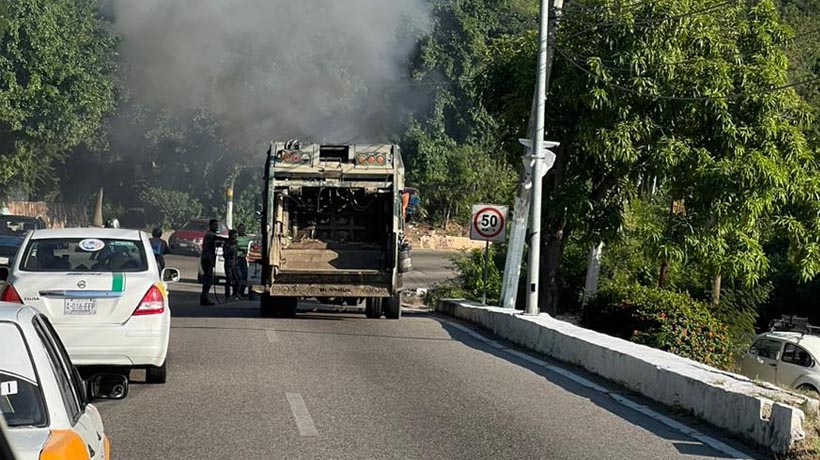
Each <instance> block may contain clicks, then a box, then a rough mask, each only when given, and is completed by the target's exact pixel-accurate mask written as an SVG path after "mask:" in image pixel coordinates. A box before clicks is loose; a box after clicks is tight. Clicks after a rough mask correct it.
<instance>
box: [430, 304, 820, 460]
mask: <svg viewBox="0 0 820 460" xmlns="http://www.w3.org/2000/svg"><path fill="white" fill-rule="evenodd" d="M436 310H437V311H438V312H440V313H443V314H446V315H449V316H453V317H455V318H459V319H462V320H466V321H469V322H471V323H475V324H478V325H480V326H483V327H484V328H486V329H488V330H491V331H492V332H493V333H495V334H496V335H498V336H499V337H502V338H504V339H506V340H509V341H511V342H513V343H515V344H517V345H520V346H522V347H524V348H526V349H529V350H532V351H535V352H538V353H542V354H544V355H547V356H551V357H553V358H556V359H558V360H561V361H564V362H567V363H572V364H575V365H578V366H580V367H583V368H585V369H587V370H588V371H590V372H593V373H595V374H597V375H600V376H602V377H604V378H607V379H609V380H612V381H615V382H617V383H619V384H621V385H624V386H626V387H627V388H629V389H631V390H634V391H636V392H638V393H640V394H642V395H644V396H646V397H648V398H650V399H652V400H654V401H657V402H659V403H662V404H664V405H667V406H670V407H676V408H680V409H683V410H685V411H687V412H690V413H692V414H693V415H695V416H697V417H699V418H701V419H703V420H705V421H707V422H709V423H711V424H712V425H715V426H717V427H719V428H722V429H724V430H726V431H728V432H730V433H732V434H734V435H737V436H740V437H741V438H744V439H746V440H748V441H751V442H754V443H755V444H757V445H759V446H763V447H765V448H767V449H770V450H771V451H773V452H775V453H778V454H782V453H786V452H788V451H789V450H791V449H792V448H793V447H794V446H795V444H797V443H798V442H800V441H802V440H803V439H805V437H806V434H805V431H804V429H803V423H804V421H805V413H804V411H803V409H806V410H810V411H813V412H814V413H816V412H817V411H818V404H820V403H818V401H817V400H814V399H810V398H805V397H802V396H799V395H795V394H792V393H789V392H786V391H779V390H775V389H771V388H763V387H760V386H758V385H755V384H754V383H753V382H752V381H751V380H749V379H748V378H746V377H743V376H740V375H736V374H732V373H729V372H724V371H721V370H718V369H715V368H712V367H709V366H706V365H704V364H701V363H698V362H696V361H692V360H690V359H686V358H681V357H680V356H677V355H674V354H672V353H667V352H664V351H661V350H657V349H654V348H650V347H646V346H644V345H638V344H635V343H632V342H629V341H626V340H622V339H619V338H616V337H611V336H608V335H605V334H600V333H598V332H594V331H590V330H588V329H584V328H581V327H578V326H575V325H573V324H569V323H566V322H563V321H558V320H556V319H554V318H552V317H550V316H549V315H546V314H541V315H539V316H524V315H522V314H521V313H520V312H515V311H511V310H509V309H502V308H497V307H486V306H481V305H478V304H474V303H470V302H464V301H458V300H443V301H441V302H440V303H439V305H438V306H437V307H436ZM801 408H802V409H801Z"/></svg>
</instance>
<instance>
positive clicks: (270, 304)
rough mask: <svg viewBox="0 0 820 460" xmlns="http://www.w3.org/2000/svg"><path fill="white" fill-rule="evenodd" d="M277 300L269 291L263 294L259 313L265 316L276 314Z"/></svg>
mask: <svg viewBox="0 0 820 460" xmlns="http://www.w3.org/2000/svg"><path fill="white" fill-rule="evenodd" d="M275 301H276V299H275V298H274V297H271V295H270V294H268V293H264V294H262V297H260V298H259V314H260V315H261V316H262V317H263V318H273V317H274V316H276V306H275V305H274V302H275Z"/></svg>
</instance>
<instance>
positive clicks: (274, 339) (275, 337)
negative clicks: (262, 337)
mask: <svg viewBox="0 0 820 460" xmlns="http://www.w3.org/2000/svg"><path fill="white" fill-rule="evenodd" d="M265 334H266V335H267V336H268V342H270V343H277V342H279V336H278V335H276V331H270V330H268V331H265Z"/></svg>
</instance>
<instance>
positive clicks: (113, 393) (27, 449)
mask: <svg viewBox="0 0 820 460" xmlns="http://www.w3.org/2000/svg"><path fill="white" fill-rule="evenodd" d="M0 350H3V353H0V413H2V415H3V418H4V420H5V422H6V424H7V426H8V428H9V429H8V431H7V433H6V434H7V435H8V437H9V443H10V444H11V446H12V449H13V450H14V451H15V452H16V453H17V458H18V460H29V459H31V460H34V459H42V460H44V459H66V460H69V459H70V460H81V459H82V460H108V459H110V443H109V440H108V436H106V434H105V430H104V427H103V422H102V418H101V417H100V413H99V411H98V410H97V408H96V407H94V405H93V404H90V402H89V401H90V400H91V399H97V398H99V399H122V398H124V397H125V396H126V394H127V393H128V379H126V378H125V377H124V376H122V375H117V374H97V375H95V376H94V377H92V378H91V379H89V380H87V381H85V380H82V379H81V378H80V374H79V372H77V369H76V368H75V367H74V366H73V365H72V363H71V359H70V358H69V356H68V354H67V353H66V351H65V348H64V347H63V344H62V342H61V341H60V338H59V337H58V335H57V333H56V332H55V331H54V328H53V327H52V326H51V323H50V322H49V320H48V318H46V317H45V316H44V315H42V314H41V313H39V312H38V311H37V310H36V309H34V308H32V307H28V306H22V305H19V304H10V303H0Z"/></svg>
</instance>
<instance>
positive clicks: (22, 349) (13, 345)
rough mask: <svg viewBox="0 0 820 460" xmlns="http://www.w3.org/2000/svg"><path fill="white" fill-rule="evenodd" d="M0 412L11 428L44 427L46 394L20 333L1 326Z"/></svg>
mask: <svg viewBox="0 0 820 460" xmlns="http://www.w3.org/2000/svg"><path fill="white" fill-rule="evenodd" d="M0 350H3V353H0V412H2V413H3V417H5V419H6V423H8V425H9V426H11V427H19V426H44V425H45V424H46V411H45V404H44V401H43V392H42V391H41V390H40V385H39V384H38V382H37V379H36V374H35V372H34V365H33V364H32V362H31V355H30V354H29V352H28V347H27V346H26V342H25V339H24V338H23V334H22V332H20V329H19V328H18V327H17V326H16V325H15V324H12V323H9V322H3V323H0Z"/></svg>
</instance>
